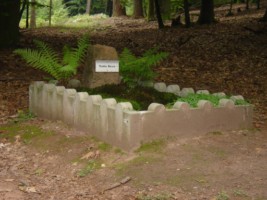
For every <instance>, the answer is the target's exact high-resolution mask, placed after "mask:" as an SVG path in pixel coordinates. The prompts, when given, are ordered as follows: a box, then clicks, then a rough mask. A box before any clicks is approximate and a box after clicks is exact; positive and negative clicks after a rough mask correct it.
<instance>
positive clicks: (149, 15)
mask: <svg viewBox="0 0 267 200" xmlns="http://www.w3.org/2000/svg"><path fill="white" fill-rule="evenodd" d="M154 19H155V4H154V0H148V9H147V20H148V21H152V20H154Z"/></svg>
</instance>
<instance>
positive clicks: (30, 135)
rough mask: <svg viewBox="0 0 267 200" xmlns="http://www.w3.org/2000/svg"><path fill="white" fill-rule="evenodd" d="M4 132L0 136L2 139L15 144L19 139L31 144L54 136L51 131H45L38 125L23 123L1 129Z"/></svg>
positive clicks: (12, 124)
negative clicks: (35, 140)
mask: <svg viewBox="0 0 267 200" xmlns="http://www.w3.org/2000/svg"><path fill="white" fill-rule="evenodd" d="M1 130H2V131H3V132H4V133H3V134H0V138H5V139H7V140H8V141H10V142H14V141H15V140H16V138H17V137H19V138H20V140H22V141H23V142H24V143H25V144H29V143H31V141H32V140H33V139H34V138H37V137H38V138H40V137H41V138H44V137H47V136H51V135H53V132H51V131H48V132H47V131H44V130H42V129H41V128H40V127H38V126H37V125H28V124H22V123H11V124H8V125H5V126H2V127H1Z"/></svg>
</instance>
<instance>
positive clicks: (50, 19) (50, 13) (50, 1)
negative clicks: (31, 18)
mask: <svg viewBox="0 0 267 200" xmlns="http://www.w3.org/2000/svg"><path fill="white" fill-rule="evenodd" d="M52 5H53V4H52V0H49V26H51V24H52Z"/></svg>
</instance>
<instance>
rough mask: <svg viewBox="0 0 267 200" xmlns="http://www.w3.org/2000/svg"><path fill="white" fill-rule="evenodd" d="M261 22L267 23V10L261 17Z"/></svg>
mask: <svg viewBox="0 0 267 200" xmlns="http://www.w3.org/2000/svg"><path fill="white" fill-rule="evenodd" d="M261 21H262V22H267V8H266V10H265V14H264V15H263V17H262V19H261Z"/></svg>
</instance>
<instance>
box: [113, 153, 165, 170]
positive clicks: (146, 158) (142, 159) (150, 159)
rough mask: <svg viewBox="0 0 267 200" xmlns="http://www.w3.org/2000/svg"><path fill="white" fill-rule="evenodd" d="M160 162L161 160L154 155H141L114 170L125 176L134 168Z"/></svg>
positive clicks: (118, 165) (117, 165)
mask: <svg viewBox="0 0 267 200" xmlns="http://www.w3.org/2000/svg"><path fill="white" fill-rule="evenodd" d="M159 160H160V158H158V157H155V156H153V155H141V156H138V157H136V158H134V159H133V160H130V161H128V162H123V163H119V164H116V165H115V166H114V168H115V170H116V171H117V173H118V174H124V173H125V172H127V171H128V170H131V169H133V168H138V167H140V166H143V165H147V164H150V163H154V162H157V161H159Z"/></svg>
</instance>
